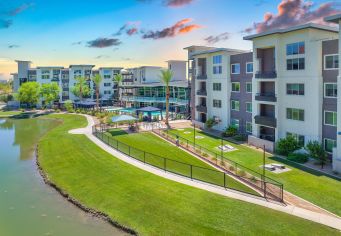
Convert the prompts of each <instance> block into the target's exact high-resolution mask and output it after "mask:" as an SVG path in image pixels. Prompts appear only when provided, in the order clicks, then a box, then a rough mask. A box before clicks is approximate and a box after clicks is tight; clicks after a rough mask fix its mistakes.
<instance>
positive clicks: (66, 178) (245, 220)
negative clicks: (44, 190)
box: [39, 115, 337, 235]
mask: <svg viewBox="0 0 341 236" xmlns="http://www.w3.org/2000/svg"><path fill="white" fill-rule="evenodd" d="M49 117H54V118H56V117H58V118H60V119H63V120H64V122H63V124H62V125H60V126H57V127H56V128H55V129H53V130H51V131H50V132H49V133H48V134H47V135H46V136H44V138H43V139H42V140H41V141H40V143H39V162H40V164H41V166H42V168H43V170H44V171H45V172H46V173H47V174H48V176H49V179H50V180H51V181H52V182H53V183H55V184H57V185H58V186H59V187H60V188H62V189H63V190H64V191H66V192H68V193H69V194H70V195H71V196H72V197H73V198H75V199H78V200H79V201H80V202H81V203H82V204H85V205H86V206H88V207H91V208H94V209H97V210H99V211H102V212H104V213H106V214H108V215H109V216H110V217H112V218H113V219H114V220H117V221H118V222H120V223H121V224H123V225H126V226H128V227H130V228H132V229H134V230H136V231H137V232H139V233H140V234H145V235H260V234H263V235H281V234H285V235H305V234H310V233H311V232H313V234H314V235H335V234H336V233H337V231H336V230H333V229H331V228H329V227H326V226H323V225H320V224H316V223H313V222H310V221H307V220H303V219H300V218H298V217H294V216H290V215H288V214H285V213H280V212H276V211H273V210H270V209H267V208H263V207H260V206H257V205H253V204H249V203H245V202H241V201H238V200H234V199H229V198H226V197H222V196H219V195H216V194H213V193H210V192H206V191H203V190H200V189H196V188H193V187H189V186H186V185H183V184H179V183H176V182H173V181H170V180H167V179H164V178H161V177H158V176H156V175H153V174H151V173H148V172H145V171H143V170H141V169H138V168H136V167H134V166H131V165H129V164H127V163H125V162H122V161H120V160H118V159H116V158H114V157H113V156H111V155H110V154H108V153H106V152H105V151H103V150H102V149H100V148H99V147H98V146H96V145H95V144H94V143H92V142H91V141H90V140H89V139H88V138H87V137H86V136H84V135H71V134H68V130H70V129H74V128H79V127H83V126H85V124H86V120H85V118H84V117H80V116H75V115H52V116H51V115H50V116H49Z"/></svg>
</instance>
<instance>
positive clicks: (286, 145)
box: [276, 136, 300, 156]
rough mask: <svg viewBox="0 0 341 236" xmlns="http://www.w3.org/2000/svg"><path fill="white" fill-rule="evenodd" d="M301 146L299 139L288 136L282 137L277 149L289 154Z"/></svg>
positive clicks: (282, 153) (281, 152)
mask: <svg viewBox="0 0 341 236" xmlns="http://www.w3.org/2000/svg"><path fill="white" fill-rule="evenodd" d="M299 148H300V145H299V143H298V142H297V140H296V139H295V138H294V137H292V136H288V137H286V138H281V139H280V140H279V141H278V142H277V145H276V151H277V152H278V153H279V154H281V155H285V156H288V154H289V153H292V152H293V151H295V150H297V149H299Z"/></svg>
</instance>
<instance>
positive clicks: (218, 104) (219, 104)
mask: <svg viewBox="0 0 341 236" xmlns="http://www.w3.org/2000/svg"><path fill="white" fill-rule="evenodd" d="M213 107H217V108H221V100H217V99H213Z"/></svg>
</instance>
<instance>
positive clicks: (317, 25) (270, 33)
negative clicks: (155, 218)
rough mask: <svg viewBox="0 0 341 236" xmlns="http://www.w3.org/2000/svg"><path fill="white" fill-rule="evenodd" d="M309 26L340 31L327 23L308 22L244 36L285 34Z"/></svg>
mask: <svg viewBox="0 0 341 236" xmlns="http://www.w3.org/2000/svg"><path fill="white" fill-rule="evenodd" d="M309 28H313V29H318V30H325V31H330V32H334V33H338V32H339V29H338V28H335V27H331V26H327V25H320V24H315V23H308V24H303V25H296V26H291V27H288V28H285V29H273V30H269V31H265V32H262V33H259V34H252V35H248V36H245V37H243V39H244V40H252V39H255V38H259V37H264V36H268V35H272V34H284V33H288V32H291V31H296V30H302V29H309Z"/></svg>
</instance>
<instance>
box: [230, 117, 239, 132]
mask: <svg viewBox="0 0 341 236" xmlns="http://www.w3.org/2000/svg"><path fill="white" fill-rule="evenodd" d="M231 126H232V127H235V128H237V129H238V130H239V120H238V119H231Z"/></svg>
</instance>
